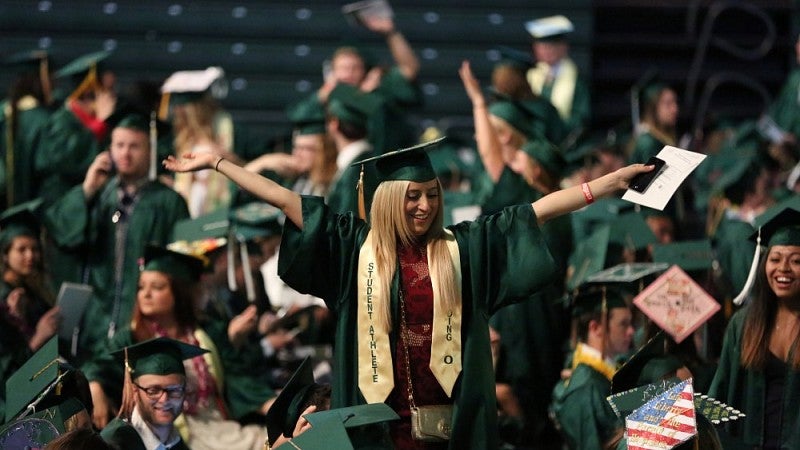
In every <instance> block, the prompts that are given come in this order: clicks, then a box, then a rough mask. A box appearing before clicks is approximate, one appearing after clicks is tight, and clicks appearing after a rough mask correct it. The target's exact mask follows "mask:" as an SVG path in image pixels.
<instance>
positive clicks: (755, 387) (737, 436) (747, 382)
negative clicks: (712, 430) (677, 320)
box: [708, 307, 800, 450]
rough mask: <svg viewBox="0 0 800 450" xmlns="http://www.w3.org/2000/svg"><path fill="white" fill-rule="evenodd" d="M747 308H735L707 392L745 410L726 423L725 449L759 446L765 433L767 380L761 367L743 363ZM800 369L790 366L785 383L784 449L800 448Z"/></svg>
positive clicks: (782, 437) (783, 414) (782, 431)
mask: <svg viewBox="0 0 800 450" xmlns="http://www.w3.org/2000/svg"><path fill="white" fill-rule="evenodd" d="M747 311H748V308H747V307H745V308H743V309H741V310H739V311H737V312H736V314H734V315H733V317H731V320H730V322H729V323H728V328H727V329H726V330H725V340H724V341H723V344H722V354H721V355H720V359H719V365H718V366H717V373H716V374H714V380H713V381H712V382H711V388H709V390H708V395H709V396H710V397H713V398H715V399H717V400H719V401H721V402H723V403H726V404H727V405H728V406H731V407H733V408H736V409H738V410H740V411H742V412H743V413H744V414H745V417H744V418H741V419H739V420H737V421H734V422H731V423H729V424H728V425H726V426H725V429H724V431H726V432H727V433H723V432H722V430H721V432H720V435H721V436H720V437H721V438H723V440H724V441H726V445H725V449H726V450H727V449H737V448H748V449H751V448H758V446H760V445H761V441H762V439H763V436H764V403H765V385H764V383H765V380H764V373H763V372H762V371H756V370H749V369H745V368H744V367H742V365H741V357H742V336H743V328H744V322H745V320H746V319H747ZM798 405H800V371H797V370H792V369H788V370H787V372H786V377H785V378H784V385H783V408H782V410H781V439H780V444H781V447H780V448H781V449H796V448H800V408H799V407H798Z"/></svg>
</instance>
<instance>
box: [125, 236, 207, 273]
mask: <svg viewBox="0 0 800 450" xmlns="http://www.w3.org/2000/svg"><path fill="white" fill-rule="evenodd" d="M204 269H205V261H204V260H203V259H200V258H199V257H198V256H195V255H190V254H186V253H180V252H176V251H172V250H169V249H167V248H165V247H158V246H154V245H148V246H147V247H146V248H145V250H144V264H143V265H142V268H141V270H142V271H155V272H163V273H166V274H168V275H170V276H172V277H175V278H177V279H180V280H185V281H197V280H199V279H200V275H201V274H202V273H203V270H204Z"/></svg>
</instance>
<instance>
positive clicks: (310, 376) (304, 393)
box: [265, 357, 317, 445]
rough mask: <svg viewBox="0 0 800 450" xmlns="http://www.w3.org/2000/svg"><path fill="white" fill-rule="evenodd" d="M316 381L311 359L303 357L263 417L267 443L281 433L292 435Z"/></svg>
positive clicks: (271, 442)
mask: <svg viewBox="0 0 800 450" xmlns="http://www.w3.org/2000/svg"><path fill="white" fill-rule="evenodd" d="M314 386H317V383H315V382H314V372H313V367H312V366H311V359H310V358H308V357H307V358H305V359H304V360H303V361H302V362H301V363H300V365H299V366H298V367H297V370H295V371H294V374H292V377H291V378H290V379H289V381H288V382H287V383H286V385H285V386H284V387H283V389H282V390H281V392H280V394H278V396H277V397H276V398H275V401H274V402H273V403H272V406H270V408H269V410H268V411H267V415H266V417H265V421H266V424H267V437H268V440H269V444H270V445H272V444H274V443H275V440H276V439H278V437H280V436H281V435H284V436H286V437H292V432H293V431H294V427H295V424H296V423H297V420H298V419H299V418H300V414H302V412H303V411H304V409H305V408H304V405H305V403H306V401H307V397H308V394H310V393H311V391H312V389H313V388H314Z"/></svg>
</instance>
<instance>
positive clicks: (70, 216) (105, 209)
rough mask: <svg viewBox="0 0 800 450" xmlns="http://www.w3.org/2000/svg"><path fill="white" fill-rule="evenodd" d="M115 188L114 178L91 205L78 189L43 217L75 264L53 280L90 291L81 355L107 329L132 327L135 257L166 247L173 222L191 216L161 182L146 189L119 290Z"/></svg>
mask: <svg viewBox="0 0 800 450" xmlns="http://www.w3.org/2000/svg"><path fill="white" fill-rule="evenodd" d="M118 186H119V181H118V179H117V178H116V177H115V178H112V179H111V180H110V181H109V182H108V183H106V185H105V186H104V187H103V189H101V190H100V192H99V193H98V194H97V195H96V196H95V197H94V198H92V199H89V200H87V199H86V198H85V196H84V194H83V189H82V188H81V186H75V187H74V188H72V189H70V190H69V191H68V192H67V193H66V194H64V196H63V197H62V198H61V199H59V201H58V202H56V203H55V204H53V205H52V206H51V207H50V208H48V209H47V211H46V213H45V224H46V226H47V229H48V231H49V232H50V234H51V236H52V239H53V240H54V242H55V244H56V245H57V247H58V250H59V251H60V252H61V253H63V256H64V257H65V258H71V259H72V261H73V262H74V264H73V265H72V266H70V267H66V268H63V267H62V268H61V269H60V274H59V275H60V277H61V279H60V280H57V281H72V282H80V281H84V282H87V283H88V284H90V285H91V286H92V287H93V288H94V294H93V296H92V299H91V300H90V301H89V304H88V305H87V307H86V311H85V313H84V317H83V323H84V326H83V329H82V330H81V340H80V342H81V350H83V351H87V352H91V351H92V349H93V347H94V346H96V345H97V344H98V343H102V342H103V341H104V340H105V339H106V336H107V334H108V331H109V327H110V326H111V324H113V327H114V328H115V329H119V328H121V327H122V326H124V325H126V324H128V323H129V322H130V317H131V313H132V310H133V302H134V300H135V298H136V286H137V284H138V281H139V258H141V257H142V255H144V248H145V246H146V245H148V244H150V245H157V246H166V245H167V244H168V243H169V242H171V238H172V228H173V226H174V225H175V222H177V221H179V220H182V219H185V218H187V217H189V210H188V208H187V207H186V202H185V201H184V199H183V197H181V196H180V195H179V194H178V193H177V192H175V191H174V190H172V189H170V188H169V187H167V186H165V185H164V184H162V183H160V182H147V183H146V184H144V185H143V186H142V187H141V188H140V189H139V192H138V194H137V200H136V202H135V204H134V206H133V212H132V213H131V214H130V217H129V218H128V219H127V220H128V231H127V236H126V237H125V245H124V246H123V248H122V249H121V250H122V252H123V254H122V255H119V257H121V258H123V266H122V267H123V275H122V283H121V285H119V286H117V285H116V284H115V282H114V280H115V276H114V262H115V258H117V256H118V255H117V251H116V250H115V233H116V228H117V225H116V224H114V223H113V222H112V216H114V214H115V211H117V209H118V199H117V191H118ZM54 269H55V268H54ZM55 278H57V276H56V274H54V279H55ZM101 348H102V347H101Z"/></svg>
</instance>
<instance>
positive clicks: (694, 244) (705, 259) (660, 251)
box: [653, 239, 714, 272]
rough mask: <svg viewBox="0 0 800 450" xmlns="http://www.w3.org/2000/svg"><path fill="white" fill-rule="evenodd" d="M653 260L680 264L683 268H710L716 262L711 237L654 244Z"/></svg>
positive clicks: (690, 269)
mask: <svg viewBox="0 0 800 450" xmlns="http://www.w3.org/2000/svg"><path fill="white" fill-rule="evenodd" d="M653 261H654V262H660V263H666V264H669V265H673V264H675V265H678V266H680V268H681V269H683V270H685V271H687V272H691V271H694V270H707V269H710V268H711V267H712V265H713V263H714V250H713V249H712V248H711V241H710V240H709V239H697V240H691V241H679V242H671V243H669V244H655V245H653Z"/></svg>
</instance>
